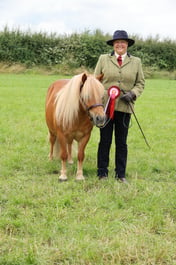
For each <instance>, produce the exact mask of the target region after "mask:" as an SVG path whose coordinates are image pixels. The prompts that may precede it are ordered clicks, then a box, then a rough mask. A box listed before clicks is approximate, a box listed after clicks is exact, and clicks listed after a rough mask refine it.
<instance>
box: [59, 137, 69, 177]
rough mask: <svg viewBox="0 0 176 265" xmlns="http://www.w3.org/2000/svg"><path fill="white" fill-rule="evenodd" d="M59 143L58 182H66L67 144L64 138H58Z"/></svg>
mask: <svg viewBox="0 0 176 265" xmlns="http://www.w3.org/2000/svg"><path fill="white" fill-rule="evenodd" d="M59 142H60V158H61V171H60V176H59V180H60V181H66V180H67V169H66V162H67V158H68V153H67V143H66V141H65V139H64V137H60V138H59Z"/></svg>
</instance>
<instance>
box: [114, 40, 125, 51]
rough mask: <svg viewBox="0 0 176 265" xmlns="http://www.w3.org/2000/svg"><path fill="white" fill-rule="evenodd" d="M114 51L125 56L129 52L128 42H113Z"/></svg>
mask: <svg viewBox="0 0 176 265" xmlns="http://www.w3.org/2000/svg"><path fill="white" fill-rule="evenodd" d="M113 47H114V51H115V52H116V53H117V54H119V55H123V54H125V53H126V52H127V48H128V42H127V41H126V40H115V41H114V42H113Z"/></svg>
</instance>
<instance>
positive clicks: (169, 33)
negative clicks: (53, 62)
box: [0, 0, 176, 39]
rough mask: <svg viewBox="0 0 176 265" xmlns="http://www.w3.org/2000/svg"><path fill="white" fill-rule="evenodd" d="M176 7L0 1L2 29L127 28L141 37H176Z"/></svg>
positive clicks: (84, 0)
mask: <svg viewBox="0 0 176 265" xmlns="http://www.w3.org/2000/svg"><path fill="white" fill-rule="evenodd" d="M175 10H176V2H175V0H160V1H153V0H133V1H131V0H123V1H120V2H119V1H117V0H99V1H98V0H97V1H95V0H67V1H66V0H50V1H48V0H42V1H41V0H30V1H29V0H1V2H0V30H2V29H3V28H4V26H5V25H8V26H9V27H10V28H16V27H17V28H20V29H22V30H28V29H29V28H30V29H31V30H34V31H45V32H49V33H50V32H56V33H59V34H65V33H66V34H70V33H72V32H81V31H84V30H95V29H101V30H102V31H103V32H105V33H110V34H113V32H114V31H115V30H116V29H125V30H127V31H128V33H129V34H138V35H140V36H141V37H147V36H156V35H157V34H158V35H159V36H161V37H163V38H164V37H169V38H171V39H176V32H175V26H176V21H175Z"/></svg>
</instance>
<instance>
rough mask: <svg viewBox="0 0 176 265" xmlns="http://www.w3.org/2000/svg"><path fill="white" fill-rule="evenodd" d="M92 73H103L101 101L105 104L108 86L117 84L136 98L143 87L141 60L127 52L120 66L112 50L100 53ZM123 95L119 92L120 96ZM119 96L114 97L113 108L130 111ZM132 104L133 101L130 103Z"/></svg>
mask: <svg viewBox="0 0 176 265" xmlns="http://www.w3.org/2000/svg"><path fill="white" fill-rule="evenodd" d="M94 74H95V75H96V76H98V75H100V74H104V76H103V79H102V84H103V85H104V88H105V92H104V99H103V103H104V105H106V102H107V100H108V93H107V91H108V88H109V87H111V86H118V87H119V88H120V89H123V90H124V91H125V92H128V91H130V90H132V91H133V92H134V93H135V95H136V98H138V97H139V96H140V95H141V93H142V92H143V89H144V84H145V80H144V74H143V70H142V64H141V60H140V58H138V57H134V56H131V55H129V54H128V53H127V55H126V57H125V59H124V61H123V63H122V65H121V66H119V65H118V63H117V58H116V56H115V55H114V52H113V53H111V54H103V55H100V57H99V59H98V62H97V65H96V67H95V71H94ZM122 95H123V93H122V92H121V95H120V97H121V96H122ZM120 97H118V98H117V99H116V104H115V110H118V111H121V112H126V113H131V109H130V107H129V106H128V105H127V104H126V103H125V102H123V101H122V100H121V99H120ZM132 104H133V103H132Z"/></svg>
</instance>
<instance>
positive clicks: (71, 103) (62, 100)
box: [55, 73, 104, 129]
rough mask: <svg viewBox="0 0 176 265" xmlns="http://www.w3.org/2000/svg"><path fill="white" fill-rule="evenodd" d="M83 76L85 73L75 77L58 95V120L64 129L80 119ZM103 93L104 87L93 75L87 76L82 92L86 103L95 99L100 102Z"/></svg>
mask: <svg viewBox="0 0 176 265" xmlns="http://www.w3.org/2000/svg"><path fill="white" fill-rule="evenodd" d="M83 75H84V73H82V74H79V75H76V76H74V77H73V78H72V79H70V80H69V82H68V83H67V84H66V85H65V86H64V87H63V88H62V89H61V90H60V91H59V92H58V93H57V95H56V99H55V104H56V110H55V115H56V120H57V123H58V124H61V123H62V126H63V128H64V129H66V128H70V127H71V126H72V125H73V123H74V121H75V119H76V118H77V117H78V113H79V100H80V88H81V85H82V77H83ZM103 93H104V87H103V85H102V84H101V83H100V82H99V81H98V80H97V79H96V78H95V77H94V76H93V75H87V79H86V81H85V83H84V85H83V87H82V90H81V98H82V99H83V100H84V102H87V101H88V100H89V99H90V98H94V99H95V101H96V102H98V101H99V100H100V98H101V97H102V96H103Z"/></svg>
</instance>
